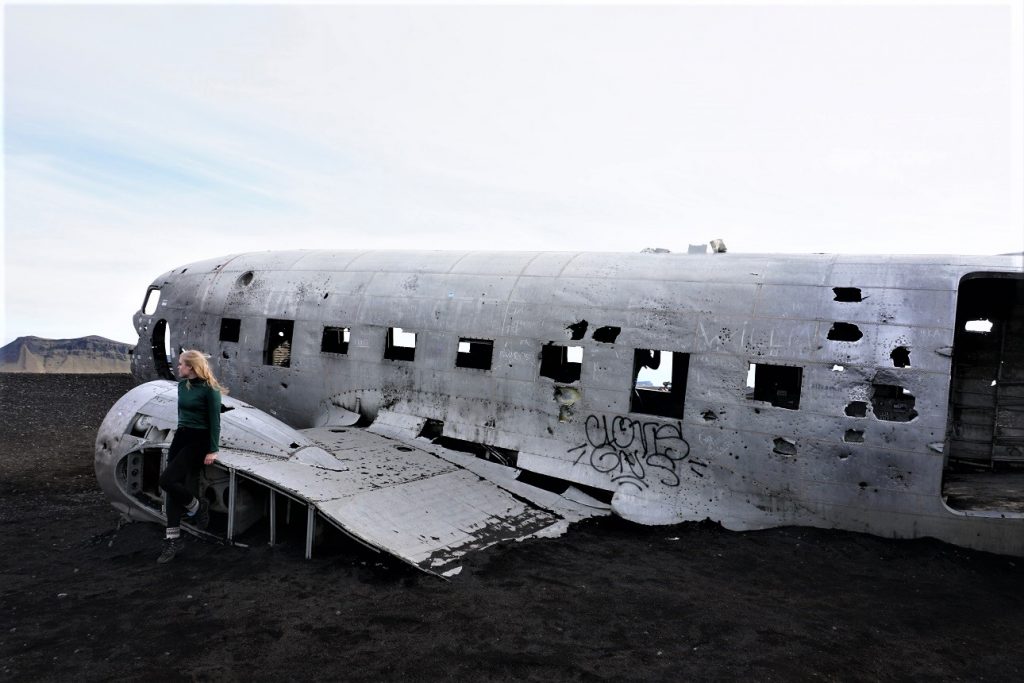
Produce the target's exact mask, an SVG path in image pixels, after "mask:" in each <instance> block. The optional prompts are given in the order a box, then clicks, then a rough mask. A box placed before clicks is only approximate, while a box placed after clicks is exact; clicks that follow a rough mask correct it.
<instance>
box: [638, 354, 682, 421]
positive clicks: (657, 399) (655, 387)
mask: <svg viewBox="0 0 1024 683" xmlns="http://www.w3.org/2000/svg"><path fill="white" fill-rule="evenodd" d="M689 372H690V354H688V353H683V352H681V351H660V350H652V349H636V350H634V351H633V391H632V393H631V394H630V397H629V412H631V413H644V414H646V415H661V416H662V417H675V418H682V417H683V407H684V403H685V400H686V379H687V376H688V375H689Z"/></svg>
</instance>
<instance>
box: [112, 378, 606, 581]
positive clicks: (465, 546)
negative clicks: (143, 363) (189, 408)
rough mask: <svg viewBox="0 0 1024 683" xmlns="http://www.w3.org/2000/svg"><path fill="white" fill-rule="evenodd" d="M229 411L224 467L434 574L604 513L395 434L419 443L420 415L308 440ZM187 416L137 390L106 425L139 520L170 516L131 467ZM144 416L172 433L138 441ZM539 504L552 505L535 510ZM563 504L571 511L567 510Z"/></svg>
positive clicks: (315, 434)
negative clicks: (149, 505) (126, 468)
mask: <svg viewBox="0 0 1024 683" xmlns="http://www.w3.org/2000/svg"><path fill="white" fill-rule="evenodd" d="M224 405H225V407H226V408H228V409H229V410H228V412H225V413H224V414H223V416H222V428H221V444H222V448H221V451H220V454H219V457H218V460H217V465H218V466H219V467H223V468H227V469H228V470H229V471H230V472H231V473H232V476H233V474H234V473H240V474H243V475H245V476H246V477H248V478H249V479H251V480H253V481H256V482H259V483H262V484H265V485H267V486H268V487H272V489H273V490H275V491H279V492H282V493H285V494H287V495H288V496H290V497H293V498H295V499H297V500H301V501H304V502H307V503H309V504H310V505H312V509H314V510H315V511H316V513H317V514H319V515H320V516H321V517H322V518H324V519H326V520H327V521H329V522H331V523H332V524H334V525H335V526H337V527H338V528H339V529H341V530H343V531H344V532H346V533H347V534H349V535H351V536H353V537H354V538H356V539H358V540H360V541H362V542H363V543H366V544H367V545H370V546H372V547H374V548H377V549H380V550H383V551H385V552H388V553H391V554H393V555H395V556H396V557H398V558H400V559H402V560H404V561H406V562H409V563H410V564H413V565H416V566H417V567H419V568H421V569H423V570H424V571H428V572H431V573H436V574H443V573H447V572H450V571H452V570H453V569H456V567H457V566H458V563H459V562H460V561H461V558H462V557H463V556H465V555H466V553H469V552H471V551H475V550H482V549H484V548H487V547H489V546H491V545H493V544H494V543H498V542H501V541H510V540H519V539H523V538H526V537H529V536H535V535H545V536H551V535H557V534H560V533H562V532H564V531H565V529H566V528H567V525H568V521H567V519H566V517H569V518H570V520H571V521H578V520H579V519H582V518H584V517H588V516H592V515H594V514H602V512H603V511H602V510H600V509H599V508H588V507H587V506H584V505H581V504H579V503H577V502H574V501H570V500H562V501H561V502H558V501H557V500H556V499H558V496H554V495H553V494H550V493H549V492H545V491H540V490H537V491H534V492H532V493H531V492H529V491H527V489H530V488H532V487H528V486H526V485H524V484H521V483H519V482H516V481H515V480H514V477H513V476H512V475H511V474H509V468H501V469H500V470H498V469H496V468H494V467H491V468H490V470H488V469H487V468H475V471H470V470H468V469H466V468H465V467H463V466H462V465H459V464H456V462H454V461H457V460H458V457H457V454H453V455H455V457H454V458H452V459H450V460H446V459H444V458H442V457H439V456H438V455H436V454H435V453H433V452H431V451H436V452H443V451H444V449H438V448H437V447H434V446H432V445H430V444H429V443H426V444H424V445H427V446H428V447H429V448H430V450H424V449H423V448H420V447H419V445H417V444H416V443H408V442H400V441H396V440H395V439H394V438H390V437H388V436H385V435H384V434H383V433H392V434H395V435H396V436H403V435H404V436H409V437H410V438H412V439H415V433H414V432H415V431H416V429H411V427H414V426H415V423H416V422H417V421H416V420H415V419H414V418H412V419H406V420H404V421H403V420H402V419H401V417H402V416H394V415H391V417H390V419H388V417H387V416H385V417H384V419H382V420H381V424H380V425H378V430H377V431H378V432H383V433H375V432H372V431H367V430H364V429H359V428H352V427H348V428H338V427H330V428H317V429H309V430H305V431H304V432H298V431H296V430H293V429H291V428H289V427H287V426H286V425H284V424H283V423H280V422H279V421H277V420H275V419H273V418H271V417H270V416H268V415H266V414H265V413H262V412H260V411H257V410H255V409H253V408H252V407H251V406H248V405H247V404H244V403H242V402H240V401H237V400H235V399H231V398H228V397H225V399H224ZM175 416H176V385H175V384H173V383H171V382H163V381H158V382H151V383H148V384H145V385H142V386H139V387H136V388H135V389H133V390H132V391H131V392H129V394H127V395H126V396H125V397H124V398H123V399H122V400H121V401H120V402H119V403H118V405H117V406H115V409H114V410H112V411H111V414H110V415H108V417H107V419H106V420H105V421H104V424H103V426H102V428H101V433H100V437H99V440H98V441H97V474H98V476H99V478H100V482H101V485H102V487H103V488H104V490H105V491H106V492H107V495H108V496H109V497H110V498H111V499H112V500H113V501H114V503H115V506H116V507H118V509H121V510H122V511H124V512H125V513H126V514H128V515H129V516H131V517H136V518H142V519H149V520H153V521H157V520H159V519H160V516H161V515H160V512H159V510H156V509H148V510H143V509H141V508H140V507H139V506H138V501H137V500H136V499H134V497H133V494H132V492H131V491H130V490H127V489H126V486H125V484H126V483H127V482H126V480H125V478H124V476H123V475H121V474H119V470H122V469H123V468H122V467H121V465H120V463H121V462H123V460H124V459H125V457H126V456H127V455H128V454H129V453H131V452H133V451H139V450H141V449H145V448H154V447H155V448H165V447H166V445H167V443H168V441H169V439H170V437H171V434H172V432H168V431H166V430H167V429H173V427H174V418H175ZM140 418H141V419H145V420H147V421H148V423H149V424H153V425H156V426H160V427H162V428H163V429H164V430H165V431H161V432H159V433H158V434H155V435H154V434H150V436H151V437H152V438H150V439H146V438H145V437H143V438H133V437H132V435H131V433H130V432H131V431H132V430H133V428H134V426H135V425H137V424H138V421H139V419H140ZM418 422H419V425H420V426H422V421H418ZM126 436H127V437H128V438H127V439H126V438H125V437H126ZM486 476H490V477H491V478H492V479H494V480H497V481H498V482H499V483H504V485H505V486H506V487H508V488H512V489H513V490H514V491H515V492H516V495H513V494H512V493H509V491H507V490H505V488H503V487H502V486H499V485H498V484H496V483H494V482H493V481H491V480H489V479H488V478H486ZM232 490H234V486H232ZM523 494H526V495H525V496H524V495H523ZM531 496H535V497H536V498H537V500H540V501H543V502H545V503H547V504H546V505H543V506H542V505H536V504H531V503H529V502H526V501H527V500H528V499H529V498H530V497H531ZM559 507H561V508H564V510H565V512H566V513H568V514H566V515H563V514H559V512H557V511H555V510H557V509H558V508H559ZM230 529H231V527H230V524H229V532H228V537H229V538H230V537H231V530H230Z"/></svg>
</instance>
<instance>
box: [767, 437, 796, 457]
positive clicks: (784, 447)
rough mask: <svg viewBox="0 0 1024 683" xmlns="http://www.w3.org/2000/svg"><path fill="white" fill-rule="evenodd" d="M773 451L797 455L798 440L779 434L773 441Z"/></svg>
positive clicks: (780, 453)
mask: <svg viewBox="0 0 1024 683" xmlns="http://www.w3.org/2000/svg"><path fill="white" fill-rule="evenodd" d="M772 453H778V454H779V455H796V442H795V441H793V440H792V439H787V438H785V437H783V436H777V437H775V439H774V440H773V441H772Z"/></svg>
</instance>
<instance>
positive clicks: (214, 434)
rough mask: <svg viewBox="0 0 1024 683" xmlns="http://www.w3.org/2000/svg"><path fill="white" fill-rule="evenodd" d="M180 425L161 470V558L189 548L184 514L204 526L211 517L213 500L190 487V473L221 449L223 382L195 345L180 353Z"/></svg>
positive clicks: (212, 458)
mask: <svg viewBox="0 0 1024 683" xmlns="http://www.w3.org/2000/svg"><path fill="white" fill-rule="evenodd" d="M178 376H179V377H180V378H181V380H180V381H179V382H178V428H177V429H176V430H175V432H174V439H172V440H171V447H170V450H169V452H168V455H167V467H166V468H165V469H164V472H163V474H161V475H160V488H162V489H163V490H164V491H165V492H166V494H167V495H166V501H167V532H166V535H165V537H164V548H163V552H162V553H160V557H158V558H157V562H160V563H161V564H163V563H164V562H170V561H171V560H173V559H174V556H175V555H177V554H178V553H180V552H181V551H182V550H183V549H184V547H185V541H184V539H183V538H182V536H181V527H180V526H179V525H180V524H181V517H182V514H184V515H185V517H186V519H187V520H189V522H190V524H192V525H193V526H195V527H196V528H198V529H205V528H206V526H207V524H209V522H210V504H209V502H208V501H206V500H204V499H201V498H196V497H195V496H193V495H192V492H191V491H190V490H189V488H188V485H187V482H188V480H189V477H190V476H192V475H194V474H196V473H198V472H199V468H200V467H201V466H202V465H210V464H213V461H214V460H216V459H217V451H218V450H220V445H219V442H220V403H221V394H226V393H227V389H225V388H224V387H222V386H221V385H220V383H219V382H218V381H217V378H216V377H214V376H213V372H212V371H211V370H210V364H209V363H207V361H206V356H205V355H204V354H203V353H201V352H199V351H195V350H189V351H183V352H182V354H181V355H180V356H178Z"/></svg>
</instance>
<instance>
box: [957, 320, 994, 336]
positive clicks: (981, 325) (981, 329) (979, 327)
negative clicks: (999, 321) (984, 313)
mask: <svg viewBox="0 0 1024 683" xmlns="http://www.w3.org/2000/svg"><path fill="white" fill-rule="evenodd" d="M964 329H965V330H966V331H968V332H977V333H980V334H988V333H989V332H991V331H992V321H991V320H968V321H967V322H966V323H964Z"/></svg>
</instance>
